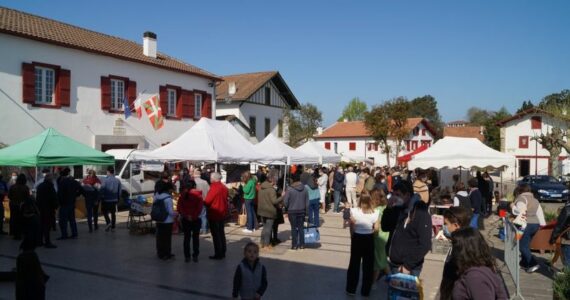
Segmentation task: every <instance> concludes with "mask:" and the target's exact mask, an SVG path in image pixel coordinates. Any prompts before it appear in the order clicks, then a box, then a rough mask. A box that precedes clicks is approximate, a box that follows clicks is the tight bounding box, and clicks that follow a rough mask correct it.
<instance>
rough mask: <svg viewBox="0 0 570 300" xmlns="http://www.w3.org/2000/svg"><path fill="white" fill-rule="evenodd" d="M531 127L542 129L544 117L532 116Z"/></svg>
mask: <svg viewBox="0 0 570 300" xmlns="http://www.w3.org/2000/svg"><path fill="white" fill-rule="evenodd" d="M530 123H531V129H542V117H538V116H535V117H532V118H530Z"/></svg>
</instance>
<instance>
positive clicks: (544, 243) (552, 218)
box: [530, 207, 557, 253]
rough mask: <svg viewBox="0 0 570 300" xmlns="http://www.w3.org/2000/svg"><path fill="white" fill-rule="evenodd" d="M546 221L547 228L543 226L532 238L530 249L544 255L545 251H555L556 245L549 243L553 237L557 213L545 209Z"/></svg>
mask: <svg viewBox="0 0 570 300" xmlns="http://www.w3.org/2000/svg"><path fill="white" fill-rule="evenodd" d="M542 210H543V211H544V220H545V221H546V226H542V227H541V228H540V229H539V230H538V231H537V232H536V234H535V235H534V237H533V238H532V241H531V242H530V249H532V250H537V251H540V253H544V252H545V251H554V250H555V249H554V245H551V244H550V243H549V241H550V236H551V235H552V230H553V228H554V225H556V217H557V215H556V213H554V212H550V211H546V210H545V209H544V207H543V208H542Z"/></svg>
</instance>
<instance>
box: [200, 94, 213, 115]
mask: <svg viewBox="0 0 570 300" xmlns="http://www.w3.org/2000/svg"><path fill="white" fill-rule="evenodd" d="M202 99H203V101H202V102H203V103H202V117H206V118H212V94H206V93H204V94H202Z"/></svg>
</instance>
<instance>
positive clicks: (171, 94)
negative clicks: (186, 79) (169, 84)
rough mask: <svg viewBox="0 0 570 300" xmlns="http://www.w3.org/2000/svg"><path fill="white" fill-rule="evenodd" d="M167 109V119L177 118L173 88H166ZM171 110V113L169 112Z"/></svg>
mask: <svg viewBox="0 0 570 300" xmlns="http://www.w3.org/2000/svg"><path fill="white" fill-rule="evenodd" d="M166 95H167V103H168V108H167V112H166V115H167V116H169V117H178V116H177V111H178V103H177V102H178V95H177V90H176V89H175V88H166ZM171 110H172V111H171Z"/></svg>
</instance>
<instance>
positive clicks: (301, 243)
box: [289, 213, 305, 248]
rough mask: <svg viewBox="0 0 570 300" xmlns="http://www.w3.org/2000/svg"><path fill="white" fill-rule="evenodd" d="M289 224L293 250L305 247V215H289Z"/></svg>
mask: <svg viewBox="0 0 570 300" xmlns="http://www.w3.org/2000/svg"><path fill="white" fill-rule="evenodd" d="M289 223H291V248H299V247H305V231H304V230H303V228H304V227H303V223H305V214H304V213H289Z"/></svg>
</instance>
